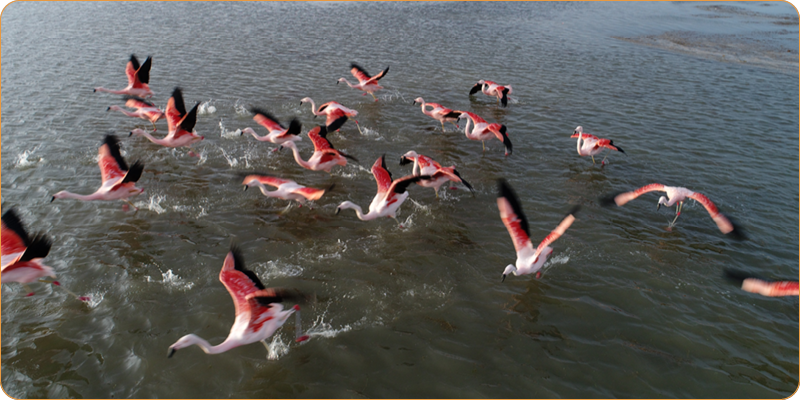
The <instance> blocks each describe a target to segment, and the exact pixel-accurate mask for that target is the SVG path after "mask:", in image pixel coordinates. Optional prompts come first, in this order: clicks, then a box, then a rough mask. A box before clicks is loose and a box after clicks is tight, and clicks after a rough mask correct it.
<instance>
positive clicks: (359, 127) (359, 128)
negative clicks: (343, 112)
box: [347, 117, 364, 136]
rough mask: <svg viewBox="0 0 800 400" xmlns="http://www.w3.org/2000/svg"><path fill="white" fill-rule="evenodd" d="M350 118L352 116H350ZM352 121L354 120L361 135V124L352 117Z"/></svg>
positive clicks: (362, 133)
mask: <svg viewBox="0 0 800 400" xmlns="http://www.w3.org/2000/svg"><path fill="white" fill-rule="evenodd" d="M347 118H350V117H347ZM350 119H352V118H350ZM353 121H355V123H356V127H358V133H360V134H361V136H364V132H361V125H359V124H358V121H356V120H354V119H353Z"/></svg>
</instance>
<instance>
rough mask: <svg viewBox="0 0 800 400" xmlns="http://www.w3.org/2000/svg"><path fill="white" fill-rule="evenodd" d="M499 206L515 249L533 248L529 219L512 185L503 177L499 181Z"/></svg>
mask: <svg viewBox="0 0 800 400" xmlns="http://www.w3.org/2000/svg"><path fill="white" fill-rule="evenodd" d="M497 208H498V209H499V210H500V219H502V220H503V224H504V225H505V226H506V229H508V234H509V235H511V240H512V241H513V242H514V249H515V250H516V251H517V252H519V251H521V250H523V249H525V248H528V249H533V244H532V243H531V239H530V234H529V233H528V220H527V219H525V214H523V213H522V206H520V204H519V199H518V198H517V195H516V193H514V190H513V189H511V186H510V185H509V184H508V183H507V182H506V181H505V180H502V179H501V180H500V181H499V182H498V195H497Z"/></svg>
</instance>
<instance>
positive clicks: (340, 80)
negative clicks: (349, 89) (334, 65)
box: [336, 78, 347, 85]
mask: <svg viewBox="0 0 800 400" xmlns="http://www.w3.org/2000/svg"><path fill="white" fill-rule="evenodd" d="M339 82H347V79H344V78H339V80H337V81H336V84H337V85H338V84H339Z"/></svg>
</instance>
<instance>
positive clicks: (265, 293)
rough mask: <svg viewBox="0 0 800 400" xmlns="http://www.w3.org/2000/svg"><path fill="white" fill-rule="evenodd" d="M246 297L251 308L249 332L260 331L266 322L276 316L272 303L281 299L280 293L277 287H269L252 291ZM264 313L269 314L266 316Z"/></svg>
mask: <svg viewBox="0 0 800 400" xmlns="http://www.w3.org/2000/svg"><path fill="white" fill-rule="evenodd" d="M245 298H246V300H247V306H248V307H249V308H250V320H249V321H248V324H247V332H248V333H253V332H258V331H259V330H261V327H263V326H264V324H265V323H267V322H269V321H270V320H272V319H273V318H275V315H274V314H275V313H274V311H273V309H272V303H276V302H279V301H281V298H280V295H279V294H278V293H277V292H276V291H275V289H272V288H268V289H262V290H258V291H255V292H253V293H250V294H248V295H247V296H246V297H245ZM264 314H267V315H266V316H264Z"/></svg>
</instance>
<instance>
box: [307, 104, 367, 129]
mask: <svg viewBox="0 0 800 400" xmlns="http://www.w3.org/2000/svg"><path fill="white" fill-rule="evenodd" d="M303 103H311V112H312V113H314V118H316V116H318V115H325V116H326V118H325V129H326V130H327V131H328V132H333V131H335V130H338V129H339V128H341V127H342V125H344V123H345V122H347V119H348V118H353V117H355V116H356V115H358V111H356V110H352V109H349V108H347V107H345V106H343V105H341V104H339V103H337V102H335V101H329V102H327V103H325V104H323V105H321V106H319V108H317V106H316V105H314V100H312V99H311V98H310V97H305V98H303V99H302V100H300V105H303ZM353 121H355V123H356V125H358V121H356V120H355V119H353ZM358 130H359V132H360V131H361V127H359V128H358Z"/></svg>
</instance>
